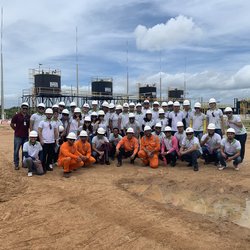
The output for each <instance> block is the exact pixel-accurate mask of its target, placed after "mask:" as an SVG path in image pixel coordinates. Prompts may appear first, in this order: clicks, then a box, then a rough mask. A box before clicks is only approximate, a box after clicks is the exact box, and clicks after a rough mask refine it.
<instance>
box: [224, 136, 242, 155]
mask: <svg viewBox="0 0 250 250" xmlns="http://www.w3.org/2000/svg"><path fill="white" fill-rule="evenodd" d="M221 146H222V147H223V148H224V152H225V153H227V154H229V155H234V154H236V153H237V152H238V151H240V150H241V145H240V142H239V141H238V140H236V139H234V140H233V141H232V142H231V143H230V142H229V141H228V139H227V138H223V139H222V140H221Z"/></svg>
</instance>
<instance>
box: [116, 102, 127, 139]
mask: <svg viewBox="0 0 250 250" xmlns="http://www.w3.org/2000/svg"><path fill="white" fill-rule="evenodd" d="M128 108H129V106H128V103H126V102H125V103H124V104H123V110H122V112H121V113H120V115H119V119H118V127H119V128H121V133H122V135H123V136H124V135H125V131H124V128H125V126H126V124H127V123H128V122H129V118H128V115H129V113H128Z"/></svg>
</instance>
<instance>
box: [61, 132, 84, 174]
mask: <svg viewBox="0 0 250 250" xmlns="http://www.w3.org/2000/svg"><path fill="white" fill-rule="evenodd" d="M75 140H76V134H75V133H74V132H71V133H69V134H68V136H67V141H66V142H64V143H63V144H62V145H61V147H60V153H59V157H58V166H59V167H63V169H64V175H63V176H64V177H66V178H69V177H70V172H71V170H75V169H77V168H80V167H82V166H83V165H84V162H83V161H82V158H81V156H82V155H81V154H80V153H79V152H78V151H77V149H76V145H75Z"/></svg>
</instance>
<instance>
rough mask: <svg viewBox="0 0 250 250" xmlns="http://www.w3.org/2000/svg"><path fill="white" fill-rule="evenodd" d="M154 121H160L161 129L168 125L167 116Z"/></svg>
mask: <svg viewBox="0 0 250 250" xmlns="http://www.w3.org/2000/svg"><path fill="white" fill-rule="evenodd" d="M155 123H160V124H161V130H162V131H164V129H165V127H166V126H167V125H168V118H163V119H160V118H158V119H157V120H156V122H155Z"/></svg>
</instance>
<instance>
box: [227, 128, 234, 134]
mask: <svg viewBox="0 0 250 250" xmlns="http://www.w3.org/2000/svg"><path fill="white" fill-rule="evenodd" d="M227 133H234V134H235V130H234V129H233V128H229V129H227Z"/></svg>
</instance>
